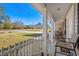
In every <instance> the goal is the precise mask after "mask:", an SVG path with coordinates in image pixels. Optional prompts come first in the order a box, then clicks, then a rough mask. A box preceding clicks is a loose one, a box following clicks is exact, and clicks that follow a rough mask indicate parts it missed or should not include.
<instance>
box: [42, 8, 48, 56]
mask: <svg viewBox="0 0 79 59" xmlns="http://www.w3.org/2000/svg"><path fill="white" fill-rule="evenodd" d="M43 12H44V16H43V53H44V55H45V56H46V55H47V15H46V14H47V12H46V8H44V11H43Z"/></svg>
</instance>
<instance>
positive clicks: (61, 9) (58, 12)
mask: <svg viewBox="0 0 79 59" xmlns="http://www.w3.org/2000/svg"><path fill="white" fill-rule="evenodd" d="M32 6H34V7H35V8H36V9H37V10H38V11H39V12H40V13H41V14H44V12H43V11H44V8H45V4H43V3H39V4H37V3H32ZM46 6H47V11H48V16H49V17H50V18H53V19H54V20H55V21H56V20H60V19H64V18H65V16H66V15H67V13H68V11H69V9H70V8H71V6H72V3H46Z"/></svg>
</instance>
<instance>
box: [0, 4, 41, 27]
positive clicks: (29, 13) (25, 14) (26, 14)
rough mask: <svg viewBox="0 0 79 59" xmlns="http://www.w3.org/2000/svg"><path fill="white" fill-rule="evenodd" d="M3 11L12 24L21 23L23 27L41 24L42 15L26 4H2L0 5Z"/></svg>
mask: <svg viewBox="0 0 79 59" xmlns="http://www.w3.org/2000/svg"><path fill="white" fill-rule="evenodd" d="M0 6H3V7H4V9H5V15H8V16H9V17H10V19H11V21H12V22H14V21H17V20H18V21H22V22H23V23H24V24H25V25H29V24H37V23H39V22H42V15H41V14H40V13H39V12H38V11H37V10H36V9H35V8H34V7H33V6H32V5H31V4H28V3H4V4H0Z"/></svg>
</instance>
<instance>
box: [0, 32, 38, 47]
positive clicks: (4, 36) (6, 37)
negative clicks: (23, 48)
mask: <svg viewBox="0 0 79 59" xmlns="http://www.w3.org/2000/svg"><path fill="white" fill-rule="evenodd" d="M34 36H39V34H34V33H18V32H4V33H0V48H2V47H3V48H6V47H9V46H10V45H14V44H15V43H19V42H21V41H24V40H28V39H31V38H33V37H34Z"/></svg>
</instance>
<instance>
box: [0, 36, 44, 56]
mask: <svg viewBox="0 0 79 59" xmlns="http://www.w3.org/2000/svg"><path fill="white" fill-rule="evenodd" d="M42 43H43V40H42V38H41V37H34V38H33V39H29V40H25V41H23V42H20V43H17V44H15V45H12V46H10V47H7V48H1V49H0V56H32V55H36V56H37V55H41V52H42Z"/></svg>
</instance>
